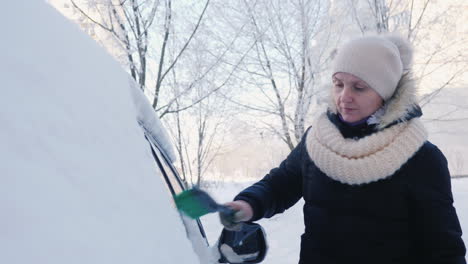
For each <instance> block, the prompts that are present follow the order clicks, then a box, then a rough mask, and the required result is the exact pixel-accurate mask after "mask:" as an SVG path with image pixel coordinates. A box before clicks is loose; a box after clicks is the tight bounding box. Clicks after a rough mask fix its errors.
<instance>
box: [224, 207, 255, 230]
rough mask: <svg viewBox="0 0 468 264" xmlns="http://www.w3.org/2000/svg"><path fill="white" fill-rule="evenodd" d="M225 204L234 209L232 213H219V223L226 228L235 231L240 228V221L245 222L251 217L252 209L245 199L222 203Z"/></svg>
mask: <svg viewBox="0 0 468 264" xmlns="http://www.w3.org/2000/svg"><path fill="white" fill-rule="evenodd" d="M224 205H225V206H227V207H229V208H231V209H233V210H234V211H235V213H234V215H233V216H232V215H226V214H224V213H220V214H219V218H220V219H221V223H222V224H223V225H224V227H225V228H226V229H228V230H232V231H237V230H240V226H241V225H240V223H241V222H246V221H249V220H250V219H252V217H253V209H252V207H251V206H250V204H248V203H247V202H245V201H242V200H238V201H233V202H229V203H226V204H224Z"/></svg>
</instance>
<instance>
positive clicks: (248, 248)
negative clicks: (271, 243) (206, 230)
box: [218, 223, 268, 264]
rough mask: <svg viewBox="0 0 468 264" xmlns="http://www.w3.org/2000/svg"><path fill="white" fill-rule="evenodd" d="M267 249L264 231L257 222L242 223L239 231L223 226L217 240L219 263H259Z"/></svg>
mask: <svg viewBox="0 0 468 264" xmlns="http://www.w3.org/2000/svg"><path fill="white" fill-rule="evenodd" d="M267 249H268V246H267V243H266V235H265V231H264V230H263V228H262V226H261V225H259V224H256V223H242V224H241V229H240V230H239V231H231V230H227V229H225V228H224V229H223V231H222V232H221V235H220V237H219V241H218V251H219V253H220V254H221V258H220V259H219V263H230V264H242V263H260V262H261V261H263V259H265V255H266V252H267Z"/></svg>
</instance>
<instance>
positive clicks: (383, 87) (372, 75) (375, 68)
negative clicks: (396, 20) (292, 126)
mask: <svg viewBox="0 0 468 264" xmlns="http://www.w3.org/2000/svg"><path fill="white" fill-rule="evenodd" d="M412 57H413V50H412V47H411V44H410V43H409V42H408V41H407V40H405V39H403V38H402V37H399V36H397V35H381V36H364V37H360V38H357V39H353V40H351V41H349V42H347V43H345V44H344V45H343V46H342V47H341V48H340V49H338V54H337V55H336V58H335V61H334V66H333V73H332V74H333V75H334V74H335V73H337V72H346V73H350V74H352V75H354V76H356V77H359V78H360V79H362V80H363V81H365V82H366V83H367V84H368V85H370V87H371V88H372V89H374V90H375V91H376V92H377V93H378V94H379V95H380V96H381V97H382V98H383V99H384V100H387V99H389V98H390V97H392V95H393V93H394V92H395V89H396V87H397V85H398V82H399V81H400V79H401V77H402V75H403V73H405V72H407V71H408V70H409V69H410V67H411V61H412Z"/></svg>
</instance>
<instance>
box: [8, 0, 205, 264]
mask: <svg viewBox="0 0 468 264" xmlns="http://www.w3.org/2000/svg"><path fill="white" fill-rule="evenodd" d="M2 11H3V12H2V15H1V16H0V23H1V24H2V25H3V26H4V27H3V31H2V41H1V42H0V51H1V53H0V80H1V81H0V82H1V87H2V88H1V94H0V125H1V129H0V146H1V149H0V160H1V162H0V212H1V215H2V216H1V218H0V219H1V220H0V263H10V264H11V263H48V264H51V263H60V264H62V263H69V264H70V263H80V264H82V263H112V264H118V263H139V264H141V263H198V262H199V261H198V258H197V255H196V254H195V253H194V251H193V248H192V245H191V243H190V242H189V240H188V239H187V234H186V230H185V228H184V226H183V224H182V221H181V219H180V216H179V214H178V212H177V211H176V210H175V208H174V206H173V204H172V199H171V197H170V195H169V193H168V191H167V190H166V187H165V186H164V182H163V180H162V179H161V177H160V175H159V173H158V172H157V170H156V164H155V162H154V159H153V157H152V154H151V151H150V149H149V145H148V142H147V141H146V140H145V138H144V133H143V129H142V127H141V124H142V125H143V126H144V127H146V129H147V130H148V133H149V134H151V135H152V136H153V137H155V138H158V139H159V142H158V143H159V144H160V145H161V146H163V147H164V148H165V150H166V152H169V153H172V154H169V155H170V156H171V158H172V159H173V158H174V155H173V154H174V153H173V152H172V150H171V146H170V142H169V141H168V140H167V136H166V135H165V132H164V130H163V128H162V127H161V125H160V122H159V120H158V119H157V118H156V117H155V116H154V114H152V112H151V111H152V110H151V107H150V106H149V105H148V103H147V104H146V105H145V104H143V103H142V101H143V100H145V99H144V97H143V95H142V94H141V93H140V92H139V91H138V90H137V89H135V87H132V86H131V85H130V80H129V77H128V74H126V73H125V72H124V71H123V69H121V67H120V66H119V65H118V63H117V62H115V61H114V60H113V59H112V58H111V57H110V56H109V55H108V54H106V52H105V51H104V50H103V49H102V48H100V47H99V46H98V45H97V44H96V43H95V42H94V41H93V40H91V39H90V38H89V37H87V36H85V34H84V33H82V32H80V30H79V29H78V27H77V26H75V25H73V24H72V23H71V22H69V21H67V20H66V19H65V18H63V17H62V16H61V15H60V14H59V13H58V12H57V11H55V10H54V9H53V8H52V7H50V6H48V5H47V4H46V3H45V2H43V1H30V0H29V1H27V0H16V1H6V2H4V3H2ZM132 98H133V100H132ZM161 139H162V140H161Z"/></svg>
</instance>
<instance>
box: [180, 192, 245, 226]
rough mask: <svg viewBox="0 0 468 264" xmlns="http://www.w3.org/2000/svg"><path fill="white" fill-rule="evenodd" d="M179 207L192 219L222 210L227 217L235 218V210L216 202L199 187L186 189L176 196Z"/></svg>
mask: <svg viewBox="0 0 468 264" xmlns="http://www.w3.org/2000/svg"><path fill="white" fill-rule="evenodd" d="M174 200H175V203H176V206H177V209H179V210H180V211H182V212H183V213H184V214H186V215H187V216H189V217H190V218H192V219H196V218H200V217H202V216H204V215H206V214H209V213H215V212H220V213H221V214H223V215H224V216H225V217H228V218H229V217H230V218H231V219H234V214H235V213H236V211H235V210H233V209H231V208H230V207H228V206H225V205H221V204H218V203H216V202H215V200H213V198H211V196H210V195H209V194H208V193H206V192H204V191H202V190H200V189H198V188H192V189H189V190H185V191H183V192H181V193H180V194H178V195H176V196H174Z"/></svg>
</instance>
